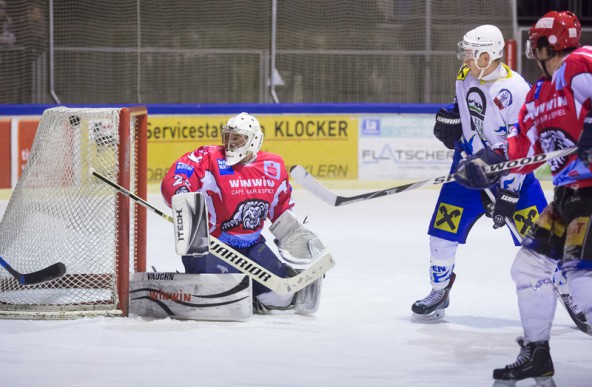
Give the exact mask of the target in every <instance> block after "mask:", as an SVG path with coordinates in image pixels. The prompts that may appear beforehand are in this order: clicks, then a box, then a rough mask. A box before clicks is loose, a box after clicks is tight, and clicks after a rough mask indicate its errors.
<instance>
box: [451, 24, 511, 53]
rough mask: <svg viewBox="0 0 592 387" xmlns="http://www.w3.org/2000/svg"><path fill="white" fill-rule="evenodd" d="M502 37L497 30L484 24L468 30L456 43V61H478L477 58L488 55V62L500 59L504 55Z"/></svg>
mask: <svg viewBox="0 0 592 387" xmlns="http://www.w3.org/2000/svg"><path fill="white" fill-rule="evenodd" d="M504 46H505V42H504V35H503V34H502V32H501V31H500V29H499V28H497V27H496V26H493V25H491V24H485V25H482V26H479V27H477V28H475V29H472V30H470V31H469V32H467V33H466V34H465V36H464V37H463V40H462V41H460V42H458V49H459V52H458V55H457V57H458V59H460V60H465V59H474V60H475V61H478V60H479V56H481V54H483V53H488V54H489V57H490V60H492V61H493V60H495V59H500V58H501V57H502V56H503V55H504Z"/></svg>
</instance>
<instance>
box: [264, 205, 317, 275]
mask: <svg viewBox="0 0 592 387" xmlns="http://www.w3.org/2000/svg"><path fill="white" fill-rule="evenodd" d="M269 231H270V232H271V233H272V234H273V236H274V237H275V239H276V241H277V242H276V243H277V245H278V248H279V252H280V255H281V256H282V258H283V260H284V261H285V262H286V263H287V264H288V265H290V266H291V267H292V268H293V269H306V268H307V267H308V266H310V264H311V263H312V262H313V261H314V258H317V257H318V256H320V255H321V253H322V252H323V250H325V248H326V246H325V244H324V243H323V242H322V241H321V240H320V238H319V237H318V236H317V235H316V234H315V233H314V232H312V231H310V230H309V229H307V228H306V227H304V225H303V224H302V223H300V222H299V221H298V219H296V217H295V216H294V214H293V213H292V211H285V212H284V213H283V214H282V215H280V216H279V218H277V219H276V220H275V222H273V224H272V225H271V227H269Z"/></svg>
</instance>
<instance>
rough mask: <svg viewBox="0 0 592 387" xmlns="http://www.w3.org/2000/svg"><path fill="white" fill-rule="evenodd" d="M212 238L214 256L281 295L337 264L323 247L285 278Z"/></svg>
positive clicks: (147, 205) (122, 190) (129, 194)
mask: <svg viewBox="0 0 592 387" xmlns="http://www.w3.org/2000/svg"><path fill="white" fill-rule="evenodd" d="M90 173H91V174H92V175H93V176H95V177H96V178H98V179H100V180H101V181H103V182H104V183H107V184H108V185H110V186H111V187H113V188H115V189H116V190H117V191H119V192H120V193H121V194H123V195H125V196H127V197H128V198H130V199H132V200H133V201H135V202H136V203H138V204H140V205H142V206H144V207H145V208H147V209H149V210H150V211H152V212H154V213H155V214H157V215H159V216H160V217H161V218H164V219H166V220H168V221H169V222H171V223H173V224H174V220H173V217H172V216H170V215H167V214H165V213H164V212H162V211H160V210H159V209H158V208H156V207H154V206H153V205H151V204H150V203H148V202H147V201H145V200H144V199H142V198H141V197H139V196H137V195H135V194H133V193H132V192H130V191H128V190H127V189H125V188H123V187H122V186H120V185H119V184H117V183H115V182H113V181H111V180H109V179H108V178H107V177H105V176H103V175H101V174H100V173H99V172H97V171H96V170H94V169H92V168H91V169H90ZM209 238H210V253H211V254H213V255H215V256H216V257H217V258H219V259H221V260H222V261H224V262H226V263H228V264H229V265H231V266H233V267H235V268H236V269H238V270H240V271H241V272H242V273H245V274H246V275H248V276H249V277H251V278H252V279H253V280H254V281H257V282H259V283H260V284H262V285H264V286H266V287H267V288H269V289H271V290H272V291H274V292H276V293H278V294H282V295H287V294H290V293H295V292H297V291H299V290H301V289H304V288H305V287H307V286H308V285H310V284H312V283H313V282H315V281H316V280H317V279H319V278H320V277H322V276H323V275H324V274H325V273H326V272H327V271H328V270H329V269H331V268H332V267H333V266H334V265H335V261H334V260H333V257H332V256H331V254H330V253H329V252H328V251H327V250H324V251H322V252H321V254H319V258H316V259H315V262H314V263H313V264H312V265H310V267H308V269H306V270H303V271H302V272H300V273H299V274H298V275H295V276H294V277H289V278H282V277H280V276H278V275H275V274H273V273H272V272H270V271H269V270H267V269H266V268H264V267H263V266H261V265H259V264H257V263H256V262H254V261H253V260H251V259H250V258H248V257H247V256H245V255H243V254H241V253H239V252H238V251H236V250H234V249H233V248H232V247H230V246H228V245H226V244H224V243H223V242H221V241H220V240H218V239H217V238H215V237H213V236H211V235H210V236H209Z"/></svg>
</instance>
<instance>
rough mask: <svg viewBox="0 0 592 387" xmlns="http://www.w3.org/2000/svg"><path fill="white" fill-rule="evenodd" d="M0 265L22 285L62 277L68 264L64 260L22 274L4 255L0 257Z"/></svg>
mask: <svg viewBox="0 0 592 387" xmlns="http://www.w3.org/2000/svg"><path fill="white" fill-rule="evenodd" d="M0 266H2V267H4V268H5V269H6V270H7V271H8V272H9V273H10V275H12V276H13V277H14V279H16V280H17V281H18V282H19V284H21V285H36V284H40V283H42V282H47V281H51V280H54V279H56V278H60V277H61V276H63V275H64V274H66V265H64V264H63V263H62V262H58V263H54V264H53V265H49V266H47V267H46V268H43V269H41V270H38V271H35V272H33V273H26V274H21V273H19V272H18V271H16V270H14V269H13V268H12V266H10V265H9V264H8V262H6V261H5V260H4V258H2V257H0Z"/></svg>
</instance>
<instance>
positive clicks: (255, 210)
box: [221, 200, 269, 231]
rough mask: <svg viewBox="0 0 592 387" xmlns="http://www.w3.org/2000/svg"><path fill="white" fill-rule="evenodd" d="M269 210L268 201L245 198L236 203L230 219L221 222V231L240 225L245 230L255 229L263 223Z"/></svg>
mask: <svg viewBox="0 0 592 387" xmlns="http://www.w3.org/2000/svg"><path fill="white" fill-rule="evenodd" d="M268 212H269V203H267V202H264V201H263V200H247V201H244V202H242V203H240V204H239V205H238V208H237V209H236V211H234V214H233V215H232V219H230V220H227V221H226V222H223V223H222V226H221V229H222V231H228V230H231V229H233V228H235V227H238V226H240V225H242V226H243V229H245V230H256V229H257V228H259V227H260V226H262V225H263V222H264V221H265V218H267V214H268Z"/></svg>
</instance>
